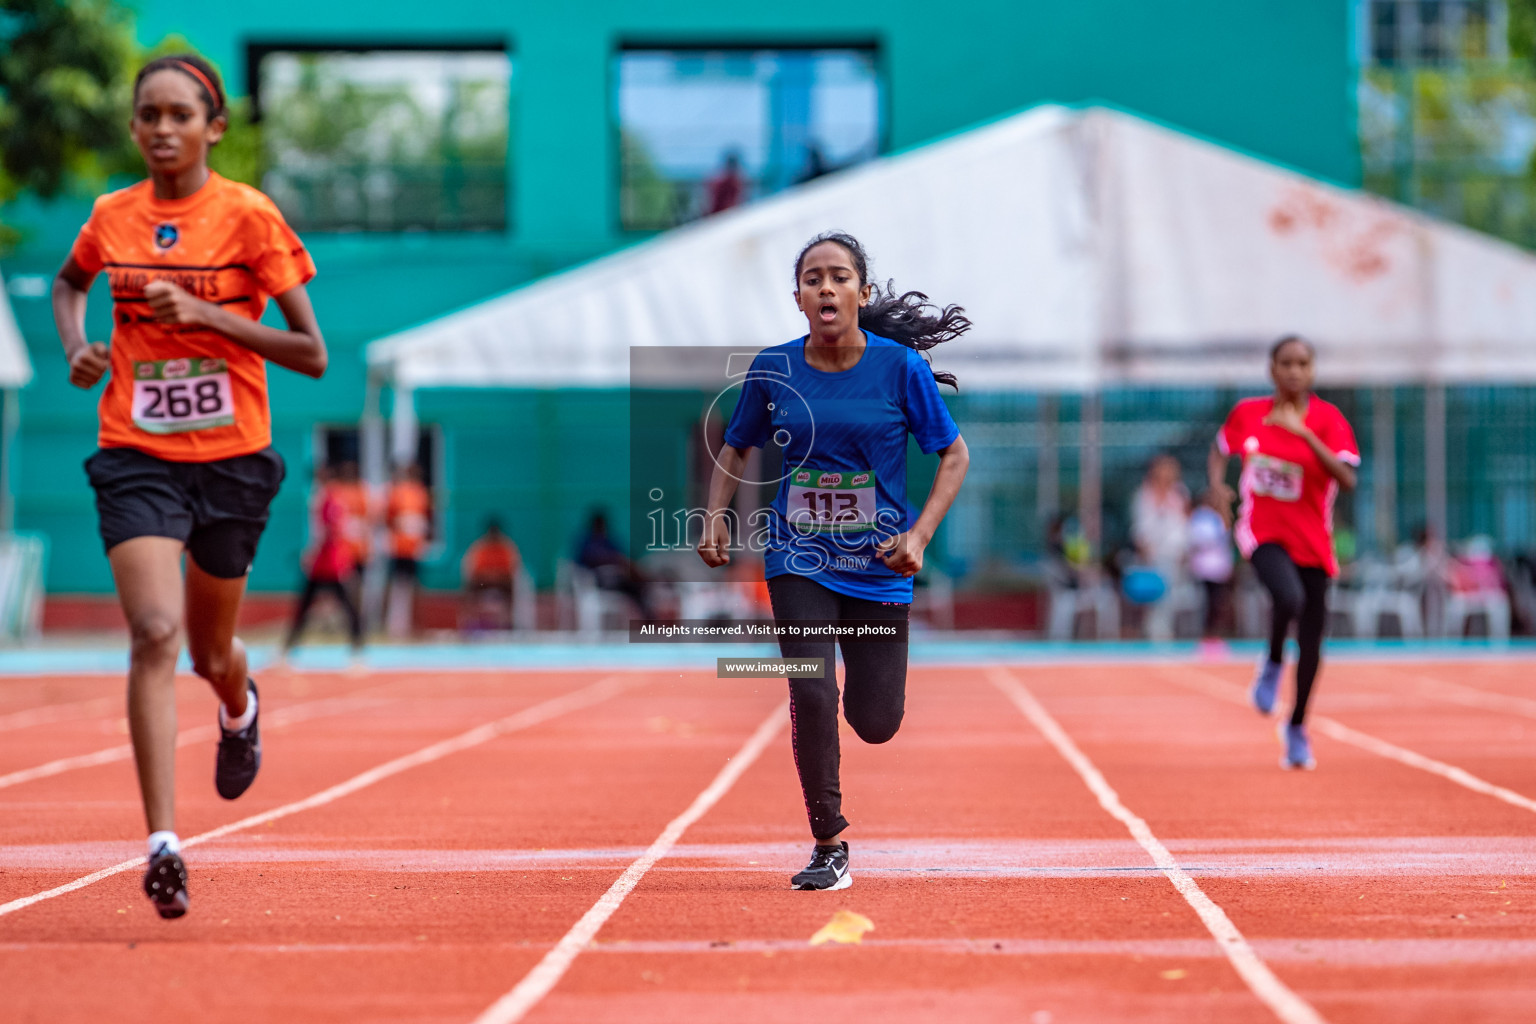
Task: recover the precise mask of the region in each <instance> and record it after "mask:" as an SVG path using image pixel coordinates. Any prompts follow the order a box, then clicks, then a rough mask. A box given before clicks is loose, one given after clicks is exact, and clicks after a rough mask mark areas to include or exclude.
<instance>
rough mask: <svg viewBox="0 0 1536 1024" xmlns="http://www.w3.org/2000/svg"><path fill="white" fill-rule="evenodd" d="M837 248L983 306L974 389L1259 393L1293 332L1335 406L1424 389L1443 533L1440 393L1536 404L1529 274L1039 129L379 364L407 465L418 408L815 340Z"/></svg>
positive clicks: (733, 215) (1194, 164) (1205, 166)
mask: <svg viewBox="0 0 1536 1024" xmlns="http://www.w3.org/2000/svg"><path fill="white" fill-rule="evenodd" d="M833 227H836V228H840V229H844V230H847V231H850V232H851V233H853V234H854V235H856V236H857V237H859V238H860V239H861V240H862V241H863V242H864V244H865V246H866V248H867V249H868V250H869V252H870V253H871V254H872V257H873V259H874V261H875V265H874V266H873V267H872V273H873V275H874V276H875V277H876V279H877V280H883V279H884V277H883V275H887V274H888V275H891V276H894V277H895V278H896V281H897V284H898V286H900V287H903V288H920V289H921V290H923V291H925V292H927V293H928V294H929V295H931V296H933V297H934V299H935V300H936V301H941V302H955V303H959V304H961V305H963V306H965V308H966V310H967V312H968V314H969V315H970V317H971V319H972V320H973V321H974V323H975V328H974V330H973V331H972V332H971V333H970V334H968V335H967V336H966V337H965V339H963V341H961V342H959V343H956V344H954V345H951V346H945V347H944V348H943V349H938V350H935V351H934V353H933V355H934V356H935V365H937V366H940V367H943V368H945V369H952V370H954V371H955V372H956V373H958V374H959V376H960V379H961V381H962V382H963V383H964V384H965V385H966V386H967V387H968V388H985V389H989V390H997V389H1010V390H1012V389H1027V390H1032V391H1039V390H1073V391H1083V392H1085V393H1087V394H1089V395H1090V396H1092V395H1095V394H1096V393H1097V392H1098V390H1099V389H1101V388H1103V387H1106V386H1112V385H1124V384H1127V383H1133V384H1134V383H1145V384H1165V385H1191V384H1216V385H1219V384H1239V383H1253V382H1257V381H1258V380H1259V379H1261V377H1262V374H1263V372H1264V362H1263V356H1262V353H1263V351H1264V349H1265V347H1266V346H1267V345H1268V344H1269V343H1270V342H1271V341H1272V340H1273V339H1274V338H1275V337H1277V336H1279V335H1281V334H1284V333H1288V332H1293V331H1294V332H1300V333H1303V334H1305V335H1307V336H1308V337H1309V338H1310V339H1312V340H1313V341H1314V342H1315V343H1316V345H1317V347H1318V350H1319V358H1320V366H1321V369H1322V372H1323V378H1324V382H1325V383H1329V384H1390V383H1423V384H1426V385H1430V388H1431V391H1432V392H1433V394H1432V396H1431V400H1430V401H1429V403H1428V406H1429V411H1430V416H1429V419H1430V420H1431V422H1430V423H1428V424H1426V430H1427V431H1428V434H1429V435H1434V436H1433V437H1432V438H1431V440H1430V443H1429V444H1428V445H1427V448H1428V450H1429V460H1430V465H1429V466H1428V467H1427V471H1428V476H1429V478H1430V480H1431V481H1432V483H1431V490H1432V491H1435V490H1436V489H1438V495H1436V494H1433V493H1432V494H1431V496H1430V499H1429V508H1430V513H1429V516H1430V520H1431V523H1432V525H1437V526H1441V527H1443V524H1444V486H1443V480H1444V466H1443V462H1444V446H1443V418H1442V422H1440V423H1436V422H1433V421H1434V419H1435V412H1436V410H1437V409H1438V410H1440V413H1441V414H1442V417H1443V392H1441V391H1440V386H1442V385H1443V384H1444V383H1446V382H1452V381H1467V380H1498V381H1502V382H1509V381H1516V380H1519V381H1536V345H1533V344H1532V341H1533V339H1536V257H1532V256H1531V255H1529V254H1527V253H1525V252H1523V251H1522V250H1520V249H1517V248H1515V247H1513V246H1510V245H1506V244H1503V243H1501V242H1498V241H1496V240H1493V239H1490V238H1486V237H1484V236H1481V235H1478V234H1476V233H1474V232H1470V231H1467V230H1464V229H1461V228H1459V227H1456V226H1454V225H1449V224H1445V223H1441V222H1437V221H1434V220H1431V219H1429V218H1427V217H1425V216H1423V215H1420V214H1417V213H1415V212H1413V211H1411V210H1408V209H1405V208H1403V207H1400V206H1396V205H1394V204H1392V203H1389V202H1387V201H1385V200H1381V199H1378V198H1375V197H1372V196H1368V195H1364V194H1362V193H1358V192H1351V191H1348V190H1345V189H1341V188H1337V187H1334V186H1331V185H1327V184H1324V183H1321V182H1319V181H1316V180H1314V179H1310V178H1307V177H1305V176H1303V175H1300V174H1297V173H1294V172H1291V171H1288V170H1285V169H1283V168H1280V167H1276V166H1274V165H1272V164H1269V163H1265V162H1263V161H1260V160H1257V159H1254V158H1252V157H1248V156H1245V155H1243V154H1240V153H1237V152H1234V151H1232V150H1229V149H1224V148H1222V147H1219V146H1216V145H1213V144H1211V143H1208V142H1204V141H1201V140H1199V139H1195V138H1192V137H1190V136H1187V135H1183V134H1180V133H1178V132H1175V131H1172V130H1170V129H1168V128H1165V127H1161V126H1159V125H1156V124H1153V123H1151V122H1148V121H1144V120H1141V119H1139V118H1136V117H1132V116H1130V115H1128V114H1124V113H1121V112H1118V111H1114V110H1108V109H1103V108H1090V109H1085V110H1078V109H1070V108H1065V107H1058V106H1043V107H1038V108H1035V109H1032V110H1029V111H1026V112H1024V113H1021V114H1018V115H1015V116H1012V117H1009V118H1006V119H1004V120H1001V121H998V122H995V123H993V124H990V125H987V126H984V127H981V128H977V129H974V130H971V131H968V132H964V133H962V134H960V135H957V136H954V137H951V138H948V139H944V140H941V141H938V142H935V143H932V144H929V145H926V146H923V147H921V148H919V149H916V150H913V151H910V152H907V153H902V154H898V155H895V156H892V157H888V158H884V159H881V160H876V161H874V162H872V163H869V164H866V165H863V166H862V167H859V168H857V169H853V170H849V171H846V172H843V173H841V174H838V175H835V176H832V177H830V178H827V179H822V180H820V181H817V182H813V183H811V184H809V185H807V186H805V187H802V188H799V189H796V190H793V191H791V192H787V193H784V194H781V195H778V196H775V197H772V198H769V199H765V200H762V201H760V202H757V203H754V204H752V205H750V206H748V207H745V208H743V209H740V210H736V211H731V212H729V213H726V214H722V215H719V216H717V217H713V218H710V219H708V220H705V221H702V222H699V223H697V224H694V225H691V226H688V227H686V228H682V229H680V230H677V231H673V232H669V233H667V234H665V235H662V236H659V237H657V238H656V239H653V240H651V241H648V242H646V243H643V244H640V245H637V246H634V247H633V248H630V249H627V250H624V251H622V252H619V253H616V254H614V255H611V256H608V257H605V258H602V259H599V260H596V261H594V262H592V263H590V264H587V265H585V266H582V267H578V268H576V269H573V270H570V271H567V272H564V273H561V274H557V275H554V276H551V277H549V278H545V279H543V280H541V281H538V282H536V283H534V284H531V285H529V286H527V287H524V288H520V289H517V290H515V291H512V292H510V293H508V294H506V295H503V296H500V297H498V298H495V299H491V300H488V301H485V302H482V303H479V304H477V305H475V306H472V307H470V308H468V309H465V310H462V311H460V312H458V313H455V314H451V315H449V316H445V317H442V318H440V319H438V320H434V321H432V322H430V323H427V324H424V325H422V326H419V327H416V328H413V329H411V330H408V331H405V332H402V333H400V334H397V335H394V336H392V337H389V338H385V339H383V340H380V341H378V342H375V343H374V344H372V345H371V346H369V349H368V362H369V365H370V370H371V373H370V377H371V380H372V381H373V388H374V402H373V403H372V404H373V407H374V408H376V407H377V406H376V393H377V391H376V389H377V387H378V386H379V385H380V384H382V383H389V384H390V385H391V386H392V387H393V388H394V390H395V396H396V403H395V408H396V422H397V425H398V426H399V428H400V429H399V430H398V432H397V433H396V438H397V441H399V442H404V441H405V439H406V438H410V437H414V435H415V421H414V415H413V411H412V410H413V405H412V400H411V394H412V391H413V389H415V388H421V387H517V388H522V387H550V388H570V387H621V386H624V385H625V384H626V383H627V381H628V369H629V350H630V347H631V346H658V345H714V346H724V347H731V348H737V349H744V350H751V349H755V348H760V347H762V346H766V345H770V344H777V343H779V342H782V341H784V340H787V339H789V338H793V337H796V336H798V335H800V334H802V333H804V330H805V326H804V320H803V318H802V317H801V316H800V315H799V313H798V311H797V310H796V308H795V306H794V304H793V302H792V299H791V294H790V293H791V290H792V266H791V261H792V260H793V258H794V255H795V253H796V252H797V251H798V249H799V247H800V245H802V244H803V243H804V241H805V240H806V239H808V238H810V237H812V236H814V235H815V234H817V233H818V232H821V231H824V230H827V229H829V228H833ZM1435 395H1441V396H1442V398H1441V400H1440V401H1439V403H1438V404H1437V401H1436V399H1435V397H1434V396H1435ZM1090 405H1091V406H1094V407H1096V405H1095V403H1092V402H1090ZM1386 415H1388V416H1390V408H1389V409H1388V412H1387V413H1386ZM1437 430H1438V431H1440V433H1439V434H1437V433H1436V431H1437ZM1085 434H1086V435H1088V437H1089V442H1088V445H1089V447H1090V448H1091V450H1085V453H1084V455H1085V459H1086V460H1087V461H1086V462H1085V465H1084V466H1083V478H1084V487H1083V492H1084V493H1083V494H1082V502H1083V508H1084V512H1085V516H1084V519H1085V523H1086V524H1087V525H1088V528H1089V530H1090V533H1091V534H1092V533H1096V528H1095V527H1096V522H1097V503H1098V495H1097V491H1096V479H1097V469H1096V467H1097V448H1096V442H1095V441H1094V437H1095V436H1096V431H1095V430H1093V429H1089V430H1087V431H1085ZM402 450H404V449H403V448H402ZM1437 453H1438V454H1437ZM1437 458H1438V460H1439V465H1436V464H1435V460H1436V459H1437ZM380 461H381V462H382V453H381V452H380ZM1379 497H1382V496H1379ZM1385 497H1390V496H1389V495H1388V496H1385Z"/></svg>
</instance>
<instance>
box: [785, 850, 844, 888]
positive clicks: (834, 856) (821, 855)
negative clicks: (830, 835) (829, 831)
mask: <svg viewBox="0 0 1536 1024" xmlns="http://www.w3.org/2000/svg"><path fill="white" fill-rule="evenodd" d="M789 884H790V885H792V886H794V887H795V888H796V889H846V888H848V887H849V886H850V885H852V884H853V874H852V873H851V872H850V871H849V870H848V844H847V843H839V844H838V845H836V846H818V847H816V848H815V849H814V850H812V851H811V862H810V863H809V864H807V865H806V866H805V870H804V871H802V872H800V873H799V874H798V875H796V876H795V877H794V878H791V879H790V880H789Z"/></svg>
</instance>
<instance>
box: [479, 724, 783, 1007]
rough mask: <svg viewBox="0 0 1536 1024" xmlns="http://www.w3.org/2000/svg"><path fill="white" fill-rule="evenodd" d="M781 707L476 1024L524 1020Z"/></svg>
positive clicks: (738, 769) (714, 798)
mask: <svg viewBox="0 0 1536 1024" xmlns="http://www.w3.org/2000/svg"><path fill="white" fill-rule="evenodd" d="M785 707H786V706H785V705H783V704H779V705H777V706H776V707H775V708H774V709H773V711H772V712H771V713H770V714H769V715H768V717H767V718H765V719H764V720H763V724H762V725H759V726H758V727H757V731H756V732H754V733H753V734H752V735H751V736H750V737H748V739H747V742H746V743H744V744H742V747H741V749H740V750H738V751H736V755H735V756H734V757H732V758H731V759H730V760H729V762H727V764H726V766H725V767H724V768H722V769H720V774H718V775H716V776H715V780H714V781H713V782H711V783H710V784H709V785H708V786H707V787H706V788H705V789H704V791H703V792H702V793H700V794H699V795H698V796H696V797H694V798H693V803H691V804H689V805H688V809H687V810H686V811H684V812H683V813H682V814H679V815H678V816H677V817H675V818H673V819H672V820H671V821H670V822H668V823H667V827H666V828H664V829H662V830H661V835H659V836H657V837H656V841H655V842H653V843H652V844H651V845H650V847H649V848H648V849H647V850H646V851H645V852H644V853H643V854H641V855H640V856H639V857H637V858H636V859H635V861H634V863H632V864H630V865H629V867H627V868H625V869H624V873H623V874H622V875H620V876H619V878H618V880H617V881H616V882H614V883H613V885H611V886H609V887H608V891H607V892H605V893H603V895H602V897H601V898H600V899H599V900H598V901H597V902H596V903H594V904H592V907H591V909H589V910H588V911H587V912H586V913H585V914H583V915H582V916H581V920H579V921H577V922H576V923H575V925H573V926H572V927H571V930H570V931H568V932H566V933H565V936H564V937H563V938H562V939H561V940H560V941H559V942H558V943H556V944H555V948H554V949H551V950H550V951H549V952H548V953H546V954H544V959H542V960H540V961H539V962H538V963H537V964H536V965H534V968H533V970H531V971H529V972H528V973H527V974H526V975H524V976H523V980H522V981H520V982H518V983H517V985H516V987H515V988H513V989H512V991H510V992H508V993H507V994H506V995H504V996H502V997H501V998H500V999H498V1000H496V1002H495V1003H493V1004H492V1005H491V1006H490V1008H489V1009H487V1010H486V1011H485V1012H484V1013H482V1014H481V1015H480V1016H479V1017H476V1018H475V1024H513V1022H514V1021H519V1020H522V1018H523V1015H524V1014H526V1013H527V1012H528V1011H529V1010H531V1009H533V1007H534V1006H535V1005H536V1004H537V1003H538V1001H539V1000H541V999H543V998H544V997H545V996H547V995H548V994H549V993H550V990H552V989H553V988H554V987H555V986H556V985H558V984H559V983H560V979H561V978H562V977H564V975H565V972H566V971H567V970H569V969H570V966H571V964H572V963H573V962H574V961H575V960H576V957H577V956H579V955H580V954H581V951H582V950H583V949H585V948H586V946H587V944H588V943H589V942H591V941H592V939H593V937H594V936H596V935H597V932H598V930H599V929H600V928H602V927H603V925H604V924H605V923H606V922H607V921H608V919H609V918H610V917H612V916H613V914H614V912H615V911H617V910H618V909H619V905H620V904H622V903H623V902H624V897H626V896H628V895H629V894H630V892H631V891H632V890H633V889H634V888H635V886H636V885H639V884H640V879H641V878H643V877H645V873H646V872H647V871H649V870H650V869H651V866H652V865H653V864H655V863H656V862H657V861H658V860H660V859H661V858H663V857H665V856H666V855H667V853H668V852H669V851H670V850H671V849H672V847H673V846H674V845H676V844H677V841H678V840H679V839H681V838H682V835H683V833H684V832H685V831H686V830H687V829H688V826H690V825H692V824H693V823H694V822H696V821H698V820H699V819H700V818H702V817H704V815H705V814H707V813H708V812H709V809H710V808H711V807H713V806H715V804H716V803H717V802H718V801H719V800H720V798H721V797H723V796H724V795H725V794H726V793H727V792H728V791H729V790H730V788H731V787H732V786H733V785H735V784H736V780H737V779H739V778H741V776H742V773H743V772H745V771H746V770H747V769H748V768H750V767H751V766H752V762H753V761H756V760H757V758H758V755H760V754H761V753H762V752H763V749H764V748H765V747H767V746H768V744H769V743H770V742H771V741H772V740H773V737H774V736H776V735H777V734H778V732H779V730H780V729H782V728H783V727H784V723H785V722H787V721H788V720H789V715H788V714H786V712H785Z"/></svg>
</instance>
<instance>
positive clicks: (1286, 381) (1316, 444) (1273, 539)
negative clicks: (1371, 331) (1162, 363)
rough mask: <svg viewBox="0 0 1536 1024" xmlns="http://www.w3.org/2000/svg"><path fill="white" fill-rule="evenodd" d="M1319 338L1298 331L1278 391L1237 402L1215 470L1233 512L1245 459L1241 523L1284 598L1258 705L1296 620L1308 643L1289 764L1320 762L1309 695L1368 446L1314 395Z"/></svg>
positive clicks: (1248, 547)
mask: <svg viewBox="0 0 1536 1024" xmlns="http://www.w3.org/2000/svg"><path fill="white" fill-rule="evenodd" d="M1314 355H1315V353H1314V352H1313V349H1312V345H1311V343H1310V342H1308V341H1307V340H1306V339H1304V338H1300V337H1297V336H1296V335H1288V336H1286V337H1284V338H1281V339H1280V340H1279V341H1277V342H1275V344H1274V347H1273V348H1271V349H1270V353H1269V375H1270V378H1271V379H1272V380H1273V381H1274V382H1275V393H1274V395H1273V396H1272V397H1270V398H1246V399H1244V400H1243V401H1241V402H1239V403H1237V405H1236V407H1234V408H1233V410H1232V412H1231V414H1230V415H1229V416H1228V417H1227V422H1226V423H1225V424H1224V425H1223V426H1222V428H1221V432H1220V433H1218V434H1217V435H1216V441H1215V443H1214V444H1213V445H1212V446H1211V453H1210V458H1209V460H1208V466H1207V469H1208V471H1209V474H1210V484H1211V491H1212V494H1213V495H1215V496H1217V507H1218V508H1220V509H1221V510H1222V511H1223V513H1224V514H1226V515H1230V514H1231V513H1230V511H1229V510H1230V509H1231V507H1232V500H1233V497H1234V496H1233V494H1232V489H1231V488H1230V487H1228V486H1227V484H1226V475H1227V459H1228V458H1229V457H1230V456H1233V455H1236V456H1238V457H1239V458H1241V459H1242V463H1243V472H1242V477H1241V482H1240V484H1239V488H1240V489H1241V491H1242V509H1241V511H1240V512H1239V514H1238V519H1237V525H1236V528H1235V529H1234V530H1233V533H1234V535H1235V536H1236V539H1237V546H1238V548H1239V549H1240V550H1241V551H1242V553H1243V555H1244V557H1246V558H1247V559H1248V560H1249V561H1250V562H1251V563H1252V564H1253V569H1254V572H1255V573H1257V574H1258V577H1259V581H1260V582H1261V583H1263V584H1264V587H1265V589H1266V590H1268V591H1269V595H1270V597H1271V598H1272V599H1273V602H1274V616H1273V619H1272V620H1271V624H1270V632H1269V653H1268V656H1267V657H1266V658H1265V660H1264V661H1263V662H1261V663H1260V665H1259V672H1258V676H1257V677H1256V678H1255V679H1254V682H1253V691H1252V696H1253V704H1254V706H1255V707H1256V708H1258V709H1259V711H1260V713H1262V714H1266V715H1267V714H1269V713H1270V712H1271V711H1273V710H1274V707H1275V695H1276V691H1277V690H1278V689H1279V685H1280V671H1281V667H1282V665H1283V659H1284V652H1285V636H1286V633H1288V632H1289V631H1290V627H1291V622H1292V621H1295V623H1296V642H1297V645H1298V646H1299V647H1300V648H1301V654H1300V657H1299V658H1298V659H1297V662H1296V700H1295V703H1294V704H1293V705H1292V708H1291V717H1290V719H1289V721H1287V722H1285V723H1284V724H1283V725H1282V726H1281V729H1280V734H1281V742H1282V743H1283V744H1284V746H1285V753H1284V755H1283V756H1282V757H1281V759H1280V766H1281V767H1282V768H1304V769H1310V768H1313V767H1316V763H1315V762H1314V761H1313V759H1312V747H1311V744H1310V742H1308V739H1307V730H1306V717H1307V701H1308V699H1309V698H1310V697H1311V696H1312V684H1313V683H1314V682H1315V681H1316V680H1317V670H1318V666H1319V664H1320V663H1321V660H1322V646H1323V629H1324V627H1325V626H1326V625H1327V623H1328V581H1329V580H1330V579H1331V578H1332V577H1334V576H1337V575H1338V574H1339V563H1338V559H1337V558H1336V557H1335V556H1334V553H1333V500H1334V498H1335V497H1336V496H1337V495H1338V492H1339V488H1340V487H1341V486H1342V487H1345V488H1348V489H1350V490H1354V487H1355V467H1357V466H1359V465H1360V447H1359V445H1357V444H1356V443H1355V433H1354V431H1353V430H1352V429H1351V428H1350V426H1349V421H1348V420H1346V419H1345V418H1344V414H1343V413H1341V412H1339V410H1338V407H1337V406H1334V405H1331V404H1329V403H1328V402H1325V401H1323V400H1322V399H1321V398H1318V397H1317V396H1316V395H1314V394H1313V393H1312V381H1313V378H1314V376H1315V372H1316V371H1315V368H1314Z"/></svg>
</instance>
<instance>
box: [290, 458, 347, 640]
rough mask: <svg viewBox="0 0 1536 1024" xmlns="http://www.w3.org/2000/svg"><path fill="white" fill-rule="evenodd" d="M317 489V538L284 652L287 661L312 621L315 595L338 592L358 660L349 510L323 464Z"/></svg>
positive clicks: (335, 593)
mask: <svg viewBox="0 0 1536 1024" xmlns="http://www.w3.org/2000/svg"><path fill="white" fill-rule="evenodd" d="M315 491H316V506H315V518H314V527H313V536H314V538H315V542H314V546H313V549H312V551H311V553H310V556H309V565H308V567H307V568H306V570H305V573H304V577H305V578H304V590H303V593H302V594H300V596H299V604H298V607H297V608H296V609H295V611H294V615H293V624H292V625H291V626H290V627H289V629H288V637H287V639H286V640H284V641H283V655H282V656H283V659H284V660H285V661H286V660H287V658H288V656H289V654H291V653H292V651H293V649H294V648H295V647H297V646H298V643H299V637H300V636H301V635H302V634H303V632H304V626H305V624H306V623H307V622H308V621H309V613H310V610H311V609H312V608H313V607H314V605H315V598H317V597H319V596H320V593H321V592H322V591H324V592H326V593H329V594H331V595H332V596H334V597H335V598H336V601H337V603H339V604H340V605H341V609H342V611H343V612H345V613H346V616H347V627H348V632H349V635H350V637H351V640H352V656H353V658H354V660H355V659H357V658H358V657H359V656H360V655H361V653H362V649H363V620H362V617H361V616H359V615H358V613H357V605H356V604H355V603H354V602H353V600H352V592H351V586H350V583H351V580H352V576H353V573H354V572H355V570H356V566H357V563H356V562H355V561H354V559H353V554H352V551H353V548H352V545H351V544H350V543H349V541H348V530H347V518H348V515H349V513H348V511H347V507H346V505H344V504H343V503H342V501H341V498H340V497H339V496H338V494H337V492H336V488H335V487H334V481H332V480H331V479H330V473H329V471H328V470H327V469H326V468H325V467H323V466H322V467H321V468H320V469H319V470H317V471H316V472H315Z"/></svg>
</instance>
